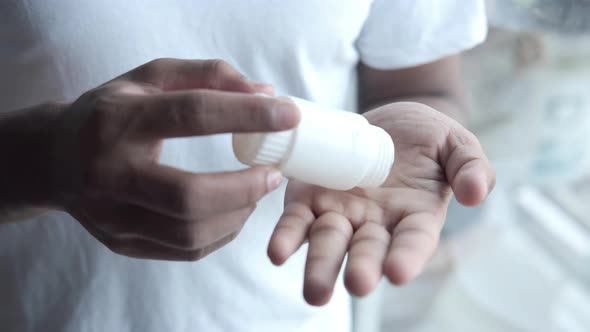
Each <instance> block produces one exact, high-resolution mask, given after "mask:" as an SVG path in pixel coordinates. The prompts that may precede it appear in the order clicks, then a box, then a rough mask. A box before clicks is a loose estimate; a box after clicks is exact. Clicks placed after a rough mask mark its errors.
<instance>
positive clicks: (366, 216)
mask: <svg viewBox="0 0 590 332" xmlns="http://www.w3.org/2000/svg"><path fill="white" fill-rule="evenodd" d="M364 115H365V116H366V117H367V119H368V120H369V122H371V123H372V124H374V125H377V126H380V127H382V128H383V129H385V130H386V131H387V132H388V133H389V134H390V135H391V136H392V138H393V141H394V143H395V148H396V156H395V163H394V166H393V169H392V171H391V173H390V176H389V178H388V179H387V181H386V183H385V184H384V185H383V186H382V187H381V188H377V189H372V190H367V189H358V188H355V189H353V190H349V191H335V190H329V189H325V188H320V187H317V186H312V185H307V184H304V183H300V182H297V181H291V182H289V184H288V187H287V192H286V196H285V211H284V213H283V216H282V217H281V219H280V221H279V223H278V224H277V226H276V229H275V231H274V233H273V236H272V238H271V240H270V243H269V248H268V255H269V257H270V259H271V260H272V262H273V263H275V264H282V263H283V262H285V261H286V260H287V259H288V258H289V256H291V255H292V254H293V253H294V252H295V251H297V250H298V249H299V247H300V246H301V245H302V244H303V243H304V242H305V241H309V248H308V254H307V262H306V267H305V281H304V296H305V299H306V300H307V302H308V303H310V304H313V305H323V304H325V303H327V302H328V301H329V299H330V297H331V294H332V290H333V287H334V284H335V282H336V278H337V276H338V273H339V271H340V268H341V265H342V263H343V261H344V257H345V255H346V254H348V261H347V263H346V270H345V284H346V287H347V288H348V290H349V291H350V292H351V293H352V294H354V295H357V296H363V295H366V294H368V293H369V292H370V291H371V290H373V289H374V288H375V287H376V286H377V283H378V282H379V280H380V279H381V277H382V276H383V275H385V276H387V278H388V279H389V280H390V281H391V282H392V283H394V284H403V283H405V282H408V281H409V280H411V279H413V278H415V277H416V276H417V275H418V274H419V273H420V272H421V271H422V270H423V269H424V265H425V264H426V263H427V261H428V260H429V258H430V257H431V256H432V254H433V253H434V251H435V249H436V247H437V244H438V240H439V235H440V231H441V228H442V226H443V223H444V220H445V215H446V211H447V207H448V204H449V199H450V197H451V194H452V193H454V194H455V195H456V197H457V199H458V201H459V202H461V203H462V204H463V205H467V206H473V205H477V204H480V203H481V202H482V201H483V200H484V199H485V198H486V196H487V195H488V193H489V192H490V191H491V190H492V188H493V186H494V182H495V173H494V171H493V169H492V167H491V165H490V164H489V162H488V160H487V158H486V156H485V154H484V152H483V150H482V148H481V146H480V144H479V142H478V140H477V139H476V138H475V136H474V135H473V134H471V133H470V132H469V131H467V130H466V129H465V128H463V127H462V126H461V125H460V124H459V123H457V122H456V121H454V120H452V119H451V118H449V117H447V116H445V115H444V114H442V113H440V112H438V111H436V110H434V109H432V108H430V107H428V106H425V105H422V104H418V103H394V104H389V105H386V106H382V107H380V108H378V109H375V110H373V111H370V112H367V113H365V114H364Z"/></svg>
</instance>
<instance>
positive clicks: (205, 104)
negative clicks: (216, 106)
mask: <svg viewBox="0 0 590 332" xmlns="http://www.w3.org/2000/svg"><path fill="white" fill-rule="evenodd" d="M185 103H186V106H185V107H184V108H185V110H190V111H189V112H186V111H182V110H175V112H174V113H176V114H177V115H176V119H175V121H177V122H181V123H184V124H190V125H191V128H192V130H194V131H195V132H197V133H200V132H204V131H205V130H207V127H208V126H209V122H211V117H210V112H209V110H210V109H211V107H212V105H211V101H210V100H209V98H207V96H206V94H205V93H204V92H202V91H195V92H193V93H191V94H189V95H187V97H186V102H185ZM189 114H190V116H189ZM189 118H190V119H189Z"/></svg>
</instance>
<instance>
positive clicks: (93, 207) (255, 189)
mask: <svg viewBox="0 0 590 332" xmlns="http://www.w3.org/2000/svg"><path fill="white" fill-rule="evenodd" d="M256 92H263V93H266V94H269V93H272V88H271V87H270V86H268V85H265V84H261V83H254V82H250V81H247V80H246V79H245V78H244V77H243V76H242V75H240V74H239V73H238V72H237V71H236V70H235V69H233V68H232V67H231V66H229V65H228V64H226V63H225V62H222V61H185V60H174V59H160V60H156V61H152V62H150V63H148V64H145V65H143V66H141V67H138V68H136V69H134V70H132V71H130V72H128V73H126V74H124V75H122V76H120V77H118V78H116V79H115V80H113V81H111V82H108V83H106V84H104V85H102V86H100V87H98V88H96V89H94V90H91V91H89V92H87V93H85V94H84V95H82V96H81V97H80V98H79V99H78V100H76V101H75V102H74V103H73V104H71V105H64V107H63V111H62V112H60V114H59V115H58V116H56V117H55V120H54V121H53V123H54V124H55V126H54V127H52V128H53V129H52V132H51V134H50V135H47V137H48V138H49V139H50V142H47V145H49V146H50V149H51V153H50V154H49V155H50V158H51V160H50V165H47V166H46V167H49V170H50V171H49V173H50V177H51V195H50V197H45V198H44V199H45V200H46V203H47V205H50V206H53V207H57V208H60V209H63V210H65V211H67V212H69V213H70V214H71V215H72V216H74V217H75V218H76V219H77V220H78V221H79V222H80V223H81V224H82V225H83V226H84V227H85V228H86V229H87V230H88V231H89V232H90V233H91V234H92V235H94V236H95V237H96V238H97V239H98V240H100V241H101V242H102V243H104V244H105V245H106V246H107V247H109V248H110V249H111V250H113V251H115V252H117V253H120V254H123V255H127V256H132V257H140V258H152V259H166V260H195V259H198V258H200V257H202V256H204V255H206V254H208V253H209V252H211V251H212V250H215V249H216V248H218V247H220V246H222V245H223V244H225V243H227V242H228V241H230V240H231V239H233V238H234V237H235V236H236V234H237V233H238V232H239V231H240V229H241V227H242V225H243V224H244V222H245V221H246V219H247V218H248V217H249V215H250V214H251V212H252V211H253V210H254V208H255V205H256V202H257V201H258V200H259V199H260V198H261V197H262V196H263V195H265V194H266V193H267V192H269V191H271V190H273V189H275V188H276V187H277V186H278V184H279V182H280V173H279V172H278V171H277V170H275V169H273V168H269V167H259V168H252V169H247V170H244V171H237V172H226V173H217V174H194V173H190V172H185V171H181V170H179V169H176V168H172V167H168V166H164V165H161V164H159V162H158V161H159V158H160V153H161V147H162V140H163V139H165V138H171V137H186V136H195V135H208V134H216V133H225V132H245V131H255V132H260V131H276V130H285V129H289V128H292V127H294V126H295V125H296V124H297V122H298V119H299V115H298V113H297V111H296V108H295V107H294V105H292V104H290V103H288V102H285V101H280V100H277V99H274V98H267V97H259V96H255V95H254V93H256ZM16 113H18V112H16ZM17 115H18V114H16V115H15V116H17ZM30 121H34V119H30ZM30 121H29V122H30Z"/></svg>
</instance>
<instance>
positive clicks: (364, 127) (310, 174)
mask: <svg viewBox="0 0 590 332" xmlns="http://www.w3.org/2000/svg"><path fill="white" fill-rule="evenodd" d="M287 98H289V99H291V100H292V101H293V102H294V103H295V104H296V105H297V107H298V109H299V111H300V114H301V121H300V122H299V125H298V126H297V127H296V128H295V129H291V130H287V131H280V132H274V133H237V134H233V137H232V145H233V150H234V154H235V155H236V158H238V160H239V161H241V162H242V163H244V164H246V165H250V166H255V165H274V166H276V167H277V168H279V169H280V170H281V171H282V173H283V174H284V175H285V176H286V177H288V178H292V179H296V180H299V181H302V182H306V183H309V184H314V185H318V186H321V187H325V188H330V189H336V190H349V189H352V188H354V187H361V188H376V187H379V186H381V185H382V184H383V183H384V182H385V180H386V179H387V177H388V176H389V173H390V171H391V168H392V166H393V160H394V146H393V141H392V139H391V137H390V136H389V134H387V132H385V130H383V129H382V128H380V127H377V126H373V125H371V124H370V123H369V122H368V121H367V119H366V118H365V117H364V116H362V115H360V114H356V113H351V112H346V111H339V110H332V109H326V108H323V107H321V106H319V105H318V104H315V103H312V102H309V101H306V100H303V99H299V98H295V97H287Z"/></svg>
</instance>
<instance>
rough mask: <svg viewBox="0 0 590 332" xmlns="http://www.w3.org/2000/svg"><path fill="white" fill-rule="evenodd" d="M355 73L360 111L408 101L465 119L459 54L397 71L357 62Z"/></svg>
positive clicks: (452, 116) (460, 119)
mask: <svg viewBox="0 0 590 332" xmlns="http://www.w3.org/2000/svg"><path fill="white" fill-rule="evenodd" d="M358 74H359V108H360V110H361V111H362V112H366V111H369V110H371V109H374V108H377V107H379V106H382V105H385V104H389V103H393V102H400V101H411V102H417V103H422V104H426V105H428V106H430V107H432V108H434V109H436V110H438V111H440V112H442V113H444V114H446V115H448V116H450V117H451V118H453V119H455V120H457V121H459V122H460V123H463V124H464V123H465V121H466V119H467V107H466V103H465V96H464V92H463V86H462V83H461V81H462V79H461V57H460V55H453V56H449V57H447V58H444V59H442V60H438V61H435V62H432V63H428V64H424V65H421V66H417V67H412V68H404V69H397V70H377V69H373V68H370V67H368V66H366V65H364V64H360V65H359V67H358Z"/></svg>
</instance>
